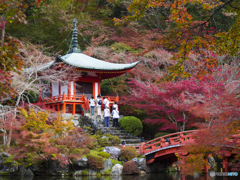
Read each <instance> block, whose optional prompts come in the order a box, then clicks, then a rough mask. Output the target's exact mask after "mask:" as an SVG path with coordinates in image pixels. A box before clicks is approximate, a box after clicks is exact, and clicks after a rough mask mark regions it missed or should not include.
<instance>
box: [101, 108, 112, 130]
mask: <svg viewBox="0 0 240 180" xmlns="http://www.w3.org/2000/svg"><path fill="white" fill-rule="evenodd" d="M103 117H104V127H109V121H110V117H111V114H110V111H109V109H108V106H106V107H105V109H104V111H103Z"/></svg>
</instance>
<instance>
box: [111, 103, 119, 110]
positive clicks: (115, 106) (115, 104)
mask: <svg viewBox="0 0 240 180" xmlns="http://www.w3.org/2000/svg"><path fill="white" fill-rule="evenodd" d="M112 107H113V108H116V110H117V111H118V105H117V102H116V101H115V102H114V104H113V105H112Z"/></svg>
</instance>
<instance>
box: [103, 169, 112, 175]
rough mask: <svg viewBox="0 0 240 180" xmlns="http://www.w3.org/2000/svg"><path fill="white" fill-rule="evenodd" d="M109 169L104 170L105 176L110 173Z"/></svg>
mask: <svg viewBox="0 0 240 180" xmlns="http://www.w3.org/2000/svg"><path fill="white" fill-rule="evenodd" d="M111 171H112V170H111V169H108V170H106V171H105V172H104V175H105V176H109V175H110V174H111Z"/></svg>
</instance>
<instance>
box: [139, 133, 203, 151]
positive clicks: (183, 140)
mask: <svg viewBox="0 0 240 180" xmlns="http://www.w3.org/2000/svg"><path fill="white" fill-rule="evenodd" d="M197 132H198V130H192V131H183V132H177V133H173V134H168V135H165V136H162V137H159V138H155V139H153V140H151V141H148V142H146V143H145V142H142V143H141V145H140V146H135V148H136V149H137V152H138V154H146V153H149V152H151V151H155V150H157V149H160V148H164V147H167V146H169V145H178V144H188V143H194V139H195V136H194V135H195V134H196V133H197ZM167 139H168V140H169V142H170V143H169V142H168V140H167Z"/></svg>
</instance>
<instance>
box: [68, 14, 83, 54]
mask: <svg viewBox="0 0 240 180" xmlns="http://www.w3.org/2000/svg"><path fill="white" fill-rule="evenodd" d="M77 36H78V33H77V19H76V18H75V19H74V20H73V34H72V49H70V50H69V51H68V53H81V50H80V49H77V46H78V38H77Z"/></svg>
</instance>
